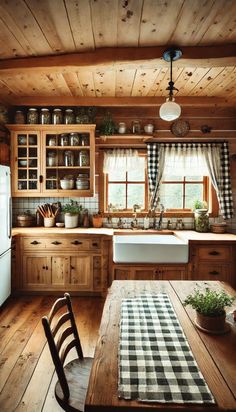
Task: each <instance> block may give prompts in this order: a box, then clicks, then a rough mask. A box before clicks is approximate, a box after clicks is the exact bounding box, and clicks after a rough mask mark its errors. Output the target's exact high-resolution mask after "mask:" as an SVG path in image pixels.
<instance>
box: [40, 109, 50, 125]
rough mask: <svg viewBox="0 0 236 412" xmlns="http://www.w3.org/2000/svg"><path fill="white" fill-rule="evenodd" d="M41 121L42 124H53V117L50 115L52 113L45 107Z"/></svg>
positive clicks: (41, 111)
mask: <svg viewBox="0 0 236 412" xmlns="http://www.w3.org/2000/svg"><path fill="white" fill-rule="evenodd" d="M39 119H40V123H41V124H50V123H51V115H50V112H49V110H48V109H47V108H44V107H43V108H42V109H41V110H40V116H39Z"/></svg>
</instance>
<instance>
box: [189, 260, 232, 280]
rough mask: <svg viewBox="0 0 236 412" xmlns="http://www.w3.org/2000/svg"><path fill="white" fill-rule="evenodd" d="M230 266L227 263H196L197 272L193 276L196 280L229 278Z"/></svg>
mask: <svg viewBox="0 0 236 412" xmlns="http://www.w3.org/2000/svg"><path fill="white" fill-rule="evenodd" d="M229 272H230V268H229V266H228V265H219V264H217V265H214V264H212V265H206V264H203V263H202V264H200V265H198V269H197V273H196V275H195V276H194V278H195V279H198V280H224V281H227V280H228V278H229Z"/></svg>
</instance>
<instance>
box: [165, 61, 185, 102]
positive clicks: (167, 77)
mask: <svg viewBox="0 0 236 412" xmlns="http://www.w3.org/2000/svg"><path fill="white" fill-rule="evenodd" d="M183 70H184V69H183V67H175V68H174V69H173V76H172V78H173V81H174V87H176V88H177V89H179V87H180V82H181V80H180V81H179V78H180V77H181V74H182V73H183ZM169 81H170V70H169V69H167V71H166V75H165V77H164V78H163V81H162V83H161V89H160V94H161V96H166V97H167V96H168V94H169V92H168V90H166V89H167V87H169ZM176 93H177V91H175V92H174V94H176Z"/></svg>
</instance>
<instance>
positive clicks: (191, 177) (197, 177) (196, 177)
mask: <svg viewBox="0 0 236 412" xmlns="http://www.w3.org/2000/svg"><path fill="white" fill-rule="evenodd" d="M185 180H186V182H191V181H193V180H194V181H200V182H202V181H203V176H186V178H185Z"/></svg>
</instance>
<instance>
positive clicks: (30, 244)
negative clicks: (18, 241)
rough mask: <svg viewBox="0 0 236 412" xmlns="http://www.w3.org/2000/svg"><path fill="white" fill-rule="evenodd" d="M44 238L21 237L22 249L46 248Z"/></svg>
mask: <svg viewBox="0 0 236 412" xmlns="http://www.w3.org/2000/svg"><path fill="white" fill-rule="evenodd" d="M46 240H47V239H45V238H40V237H35V238H34V237H24V238H23V239H22V243H23V250H25V249H30V250H38V251H39V250H42V249H45V248H46Z"/></svg>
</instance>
